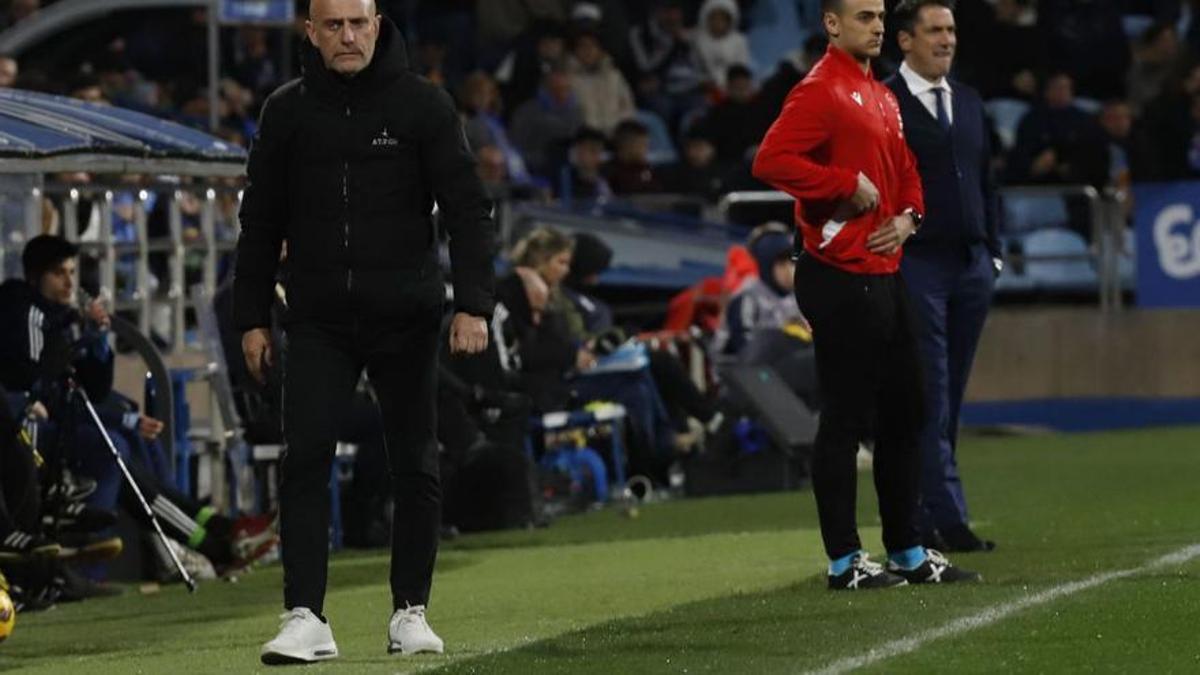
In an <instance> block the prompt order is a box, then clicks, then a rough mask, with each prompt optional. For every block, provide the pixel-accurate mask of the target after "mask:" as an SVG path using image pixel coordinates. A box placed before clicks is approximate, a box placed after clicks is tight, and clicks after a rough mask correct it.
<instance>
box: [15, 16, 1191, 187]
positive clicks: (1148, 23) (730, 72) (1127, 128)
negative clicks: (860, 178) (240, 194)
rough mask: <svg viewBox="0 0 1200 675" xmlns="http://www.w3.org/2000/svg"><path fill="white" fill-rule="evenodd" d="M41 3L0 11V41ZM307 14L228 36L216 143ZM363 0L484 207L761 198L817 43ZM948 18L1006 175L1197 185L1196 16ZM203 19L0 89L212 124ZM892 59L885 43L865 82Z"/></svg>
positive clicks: (238, 124)
mask: <svg viewBox="0 0 1200 675" xmlns="http://www.w3.org/2000/svg"><path fill="white" fill-rule="evenodd" d="M47 2H48V0H41V1H40V2H39V0H9V2H7V3H3V4H0V8H2V9H0V29H3V28H4V27H7V26H11V25H14V24H16V23H18V22H20V21H22V20H25V19H28V18H29V17H31V16H34V15H36V13H37V12H38V11H39V8H40V6H42V5H44V4H47ZM306 4H307V3H306V2H303V0H301V1H299V2H297V16H298V18H297V22H296V26H295V27H294V30H292V31H290V32H289V31H288V30H287V29H286V28H284V29H282V30H279V29H270V28H263V27H254V26H241V27H226V28H223V29H222V32H221V52H222V64H223V66H222V72H221V78H220V85H219V86H220V96H219V105H220V110H219V111H218V115H217V117H218V118H219V120H220V128H219V130H218V132H219V133H220V135H222V136H224V137H226V138H227V139H230V140H232V141H235V142H238V143H242V144H245V143H247V141H248V140H249V139H250V138H251V137H252V135H253V132H254V129H255V124H256V116H257V113H258V108H259V106H260V105H261V102H262V100H263V98H264V97H265V96H266V95H267V94H268V93H269V92H270V91H271V90H272V89H273V88H274V87H276V86H278V85H279V84H281V83H282V81H284V80H285V79H286V78H287V77H289V76H294V75H295V74H296V73H294V72H287V71H288V70H289V69H290V68H291V64H296V63H299V59H298V58H295V57H294V55H293V58H290V59H288V58H282V57H283V56H284V49H293V50H294V49H296V48H297V47H298V45H299V44H300V43H301V41H302V40H303V32H302V22H303V15H304V10H305V6H306ZM378 6H379V9H380V11H381V12H382V13H383V14H385V15H386V16H388V17H389V18H390V19H391V20H393V21H395V22H396V23H397V24H398V25H399V26H400V28H401V29H402V31H403V33H404V34H405V35H406V36H407V38H408V40H409V44H408V49H409V53H410V54H411V56H412V63H413V67H414V69H416V70H417V71H418V72H419V73H421V74H422V75H424V76H426V77H429V78H430V79H432V80H434V81H436V82H438V83H440V84H442V85H443V86H445V87H446V88H447V89H448V90H449V91H450V92H452V93H453V94H454V95H455V97H456V99H457V101H458V102H459V105H460V107H461V110H462V114H463V117H464V120H465V121H466V123H467V129H468V135H469V138H470V140H471V144H472V147H473V148H474V150H475V152H476V155H477V157H478V159H479V171H480V174H481V175H482V176H483V177H484V179H485V181H486V183H487V184H488V186H489V189H490V190H492V192H493V194H494V195H495V196H497V197H507V196H516V197H526V198H538V199H549V198H556V197H557V198H563V199H567V200H570V199H580V198H583V199H588V198H597V197H599V198H607V197H609V196H612V195H618V196H619V195H628V194H638V193H647V192H671V193H683V194H690V195H695V196H698V197H700V198H705V199H713V198H715V197H716V196H717V195H719V194H720V193H722V192H725V191H729V190H732V189H739V188H751V187H760V186H758V185H757V184H756V183H755V182H754V180H753V178H752V177H751V176H750V175H749V172H748V170H747V167H748V165H749V161H750V159H751V158H752V157H753V154H754V151H755V149H756V147H757V143H758V140H759V139H760V138H761V137H762V135H763V133H764V132H765V130H766V128H767V127H768V126H769V124H770V123H771V121H772V119H773V118H774V116H775V115H776V113H777V112H778V109H779V107H780V105H781V103H782V101H783V98H784V97H785V96H786V94H787V92H788V91H789V90H790V88H791V87H792V86H793V85H794V84H795V83H796V82H798V81H799V80H800V79H801V78H802V77H803V76H804V74H805V73H806V72H807V70H808V68H809V67H811V65H812V64H813V63H814V62H815V60H816V59H818V58H820V56H821V55H822V54H823V51H824V49H825V44H824V39H823V36H822V34H821V30H820V27H819V23H818V22H819V11H818V7H819V2H817V0H736V1H735V0H649V1H647V2H640V1H638V2H634V1H632V0H539V1H537V2H517V1H516V0H511V1H509V0H488V1H486V2H483V1H475V0H439V1H437V2H432V1H424V0H378ZM784 10H786V11H784ZM956 15H957V20H958V26H959V55H958V58H957V63H956V75H957V77H958V78H959V79H961V80H962V81H964V82H966V83H968V84H970V85H972V86H975V87H976V88H978V89H979V90H980V91H981V93H982V94H983V96H984V98H985V100H989V101H995V100H1008V101H1009V102H1010V103H1011V102H1013V101H1016V102H1020V103H1021V105H1017V106H1016V107H1015V108H1014V107H1013V106H1012V105H1010V106H1008V107H1007V108H1004V110H1009V111H1011V110H1016V111H1017V114H1016V116H1015V117H1014V116H1013V114H1012V113H1007V114H1005V113H1000V114H997V115H996V118H995V120H994V121H995V124H996V130H997V132H998V134H997V139H998V141H1000V142H998V143H996V144H995V147H996V148H997V157H996V166H997V170H998V176H999V177H1000V178H1001V179H1002V181H1004V182H1007V183H1089V184H1093V185H1097V186H1103V185H1115V186H1118V187H1127V186H1128V185H1129V184H1130V183H1131V182H1132V181H1135V180H1136V181H1142V180H1170V179H1180V178H1187V177H1192V176H1196V175H1200V150H1198V148H1200V3H1197V2H1195V1H1194V0H1155V1H1153V2H1134V1H1132V0H1125V1H1118V0H1114V1H1112V2H1078V1H1075V0H961V1H960V2H959V3H958V7H957V11H956ZM781 17H782V18H785V19H786V18H788V17H791V18H792V20H794V21H795V22H796V26H795V30H794V35H795V41H794V43H793V44H790V45H781V46H780V47H779V48H778V49H777V50H776V51H777V52H778V53H775V54H772V55H769V57H764V56H763V53H762V52H763V50H762V49H757V50H752V49H751V42H750V39H749V36H753V35H756V30H759V29H762V28H763V27H764V26H765V24H766V23H769V22H770V21H771V20H775V19H779V18H781ZM206 20H207V18H206V13H205V10H203V9H191V10H174V11H170V12H165V11H160V12H151V13H143V14H134V15H130V17H123V18H122V20H121V21H120V22H119V23H115V24H113V27H112V29H111V30H109V31H107V32H105V31H93V32H92V34H93V35H102V36H103V39H102V40H100V41H99V42H97V43H96V44H95V45H94V46H93V47H91V48H89V49H88V50H85V51H86V53H83V54H74V55H72V56H71V58H66V57H65V56H61V57H60V58H58V60H55V59H54V58H50V57H45V56H38V55H37V54H34V55H33V56H30V57H29V59H28V63H26V62H25V61H26V59H25V58H22V59H12V58H9V57H0V86H18V87H26V88H31V89H40V90H49V91H55V92H58V93H62V94H66V95H70V96H75V97H78V98H82V99H86V100H92V101H107V102H111V103H114V104H117V105H122V106H127V107H131V108H135V109H141V110H145V111H149V112H153V113H155V114H159V115H162V116H165V117H170V118H173V119H176V120H178V121H181V122H184V123H186V124H192V125H195V126H206V125H207V120H208V117H209V110H208V108H209V99H208V96H207V90H206V86H207V76H208V74H207V60H206V57H205V53H206V48H205V44H206V42H205V39H206V38H205V36H206ZM775 28H776V30H778V26H776V27H775ZM282 37H288V38H289V40H287V41H285V40H283V39H280V38H282ZM891 42H894V40H889V44H890V43H891ZM85 43H86V41H74V42H73V45H81V44H85ZM285 44H290V46H288V47H285V46H284V45H285ZM72 48H76V47H72ZM80 49H82V48H80ZM898 58H899V55H898V52H897V51H896V50H895V47H894V45H892V46H891V47H890V48H889V50H888V52H887V53H885V56H884V58H882V59H880V60H879V61H878V62H877V63H876V65H875V70H876V75H877V76H878V77H883V76H885V75H886V74H888V73H889V72H890V71H891V70H893V69H894V67H895V66H896V65H897V63H898Z"/></svg>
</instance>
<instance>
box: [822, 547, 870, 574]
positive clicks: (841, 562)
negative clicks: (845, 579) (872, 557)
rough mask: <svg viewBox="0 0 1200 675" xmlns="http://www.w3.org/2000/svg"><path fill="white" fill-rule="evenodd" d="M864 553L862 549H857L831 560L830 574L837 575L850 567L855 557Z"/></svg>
mask: <svg viewBox="0 0 1200 675" xmlns="http://www.w3.org/2000/svg"><path fill="white" fill-rule="evenodd" d="M860 554H862V551H855V552H854V553H851V554H849V555H844V556H842V557H840V558H838V559H837V560H830V561H829V576H833V577H836V576H837V575H839V574H842V573H844V572H845V571H846V570H848V569H850V563H852V562H854V558H856V557H857V556H859V555H860Z"/></svg>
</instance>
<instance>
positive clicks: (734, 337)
mask: <svg viewBox="0 0 1200 675" xmlns="http://www.w3.org/2000/svg"><path fill="white" fill-rule="evenodd" d="M747 248H748V249H749V251H750V255H751V256H752V257H753V258H754V261H755V262H756V263H757V264H758V276H757V277H754V278H752V279H750V280H749V281H748V282H747V283H745V284H743V285H742V287H741V288H740V289H739V290H738V292H737V293H736V294H735V295H734V296H733V298H732V299H731V300H730V301H729V306H728V307H727V308H726V310H725V318H724V320H723V321H722V323H721V328H720V330H719V331H718V332H717V344H718V345H719V348H720V352H721V353H722V354H729V355H740V354H742V353H743V352H744V350H745V349H746V347H747V346H748V345H749V343H750V339H751V337H752V336H753V334H754V331H755V330H759V329H764V328H783V327H784V326H785V325H787V324H790V323H800V324H803V325H807V322H805V321H804V316H803V315H802V314H801V313H800V307H799V306H798V305H797V303H796V295H795V293H794V290H795V281H794V278H793V277H794V276H795V274H796V264H795V263H794V262H793V261H792V250H793V244H792V235H791V232H790V231H789V228H788V227H787V226H786V225H784V224H783V223H777V222H771V223H767V224H765V225H762V226H760V227H758V228H756V229H755V230H754V232H752V233H751V235H750V242H749V244H748V245H747Z"/></svg>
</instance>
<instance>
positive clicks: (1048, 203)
mask: <svg viewBox="0 0 1200 675" xmlns="http://www.w3.org/2000/svg"><path fill="white" fill-rule="evenodd" d="M1001 206H1002V208H1003V209H1004V231H1005V232H1011V233H1016V232H1029V231H1030V230H1040V229H1044V228H1047V227H1063V226H1065V225H1066V224H1067V220H1068V216H1067V203H1066V201H1064V200H1063V198H1062V197H1059V196H1055V195H1036V196H1035V195H1028V194H1012V193H1008V194H1002V196H1001Z"/></svg>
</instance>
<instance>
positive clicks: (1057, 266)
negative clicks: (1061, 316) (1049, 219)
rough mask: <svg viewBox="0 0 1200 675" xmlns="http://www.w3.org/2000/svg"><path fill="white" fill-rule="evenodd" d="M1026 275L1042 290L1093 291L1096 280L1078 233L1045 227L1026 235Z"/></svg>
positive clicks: (1084, 242)
mask: <svg viewBox="0 0 1200 675" xmlns="http://www.w3.org/2000/svg"><path fill="white" fill-rule="evenodd" d="M1021 242H1022V245H1023V247H1024V250H1025V274H1026V276H1028V277H1029V279H1030V280H1031V281H1032V282H1033V285H1034V287H1035V288H1036V289H1037V290H1041V291H1060V292H1078V291H1094V290H1096V289H1097V288H1098V287H1099V278H1098V277H1097V275H1096V269H1095V267H1094V265H1093V261H1092V260H1091V255H1092V254H1091V251H1090V250H1089V249H1088V245H1087V242H1086V241H1084V240H1083V237H1081V236H1080V235H1079V234H1078V233H1077V232H1074V231H1072V230H1068V229H1065V228H1058V227H1055V228H1047V229H1044V230H1037V231H1035V232H1030V233H1029V234H1027V235H1025V236H1024V237H1023V238H1022V240H1021Z"/></svg>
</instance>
